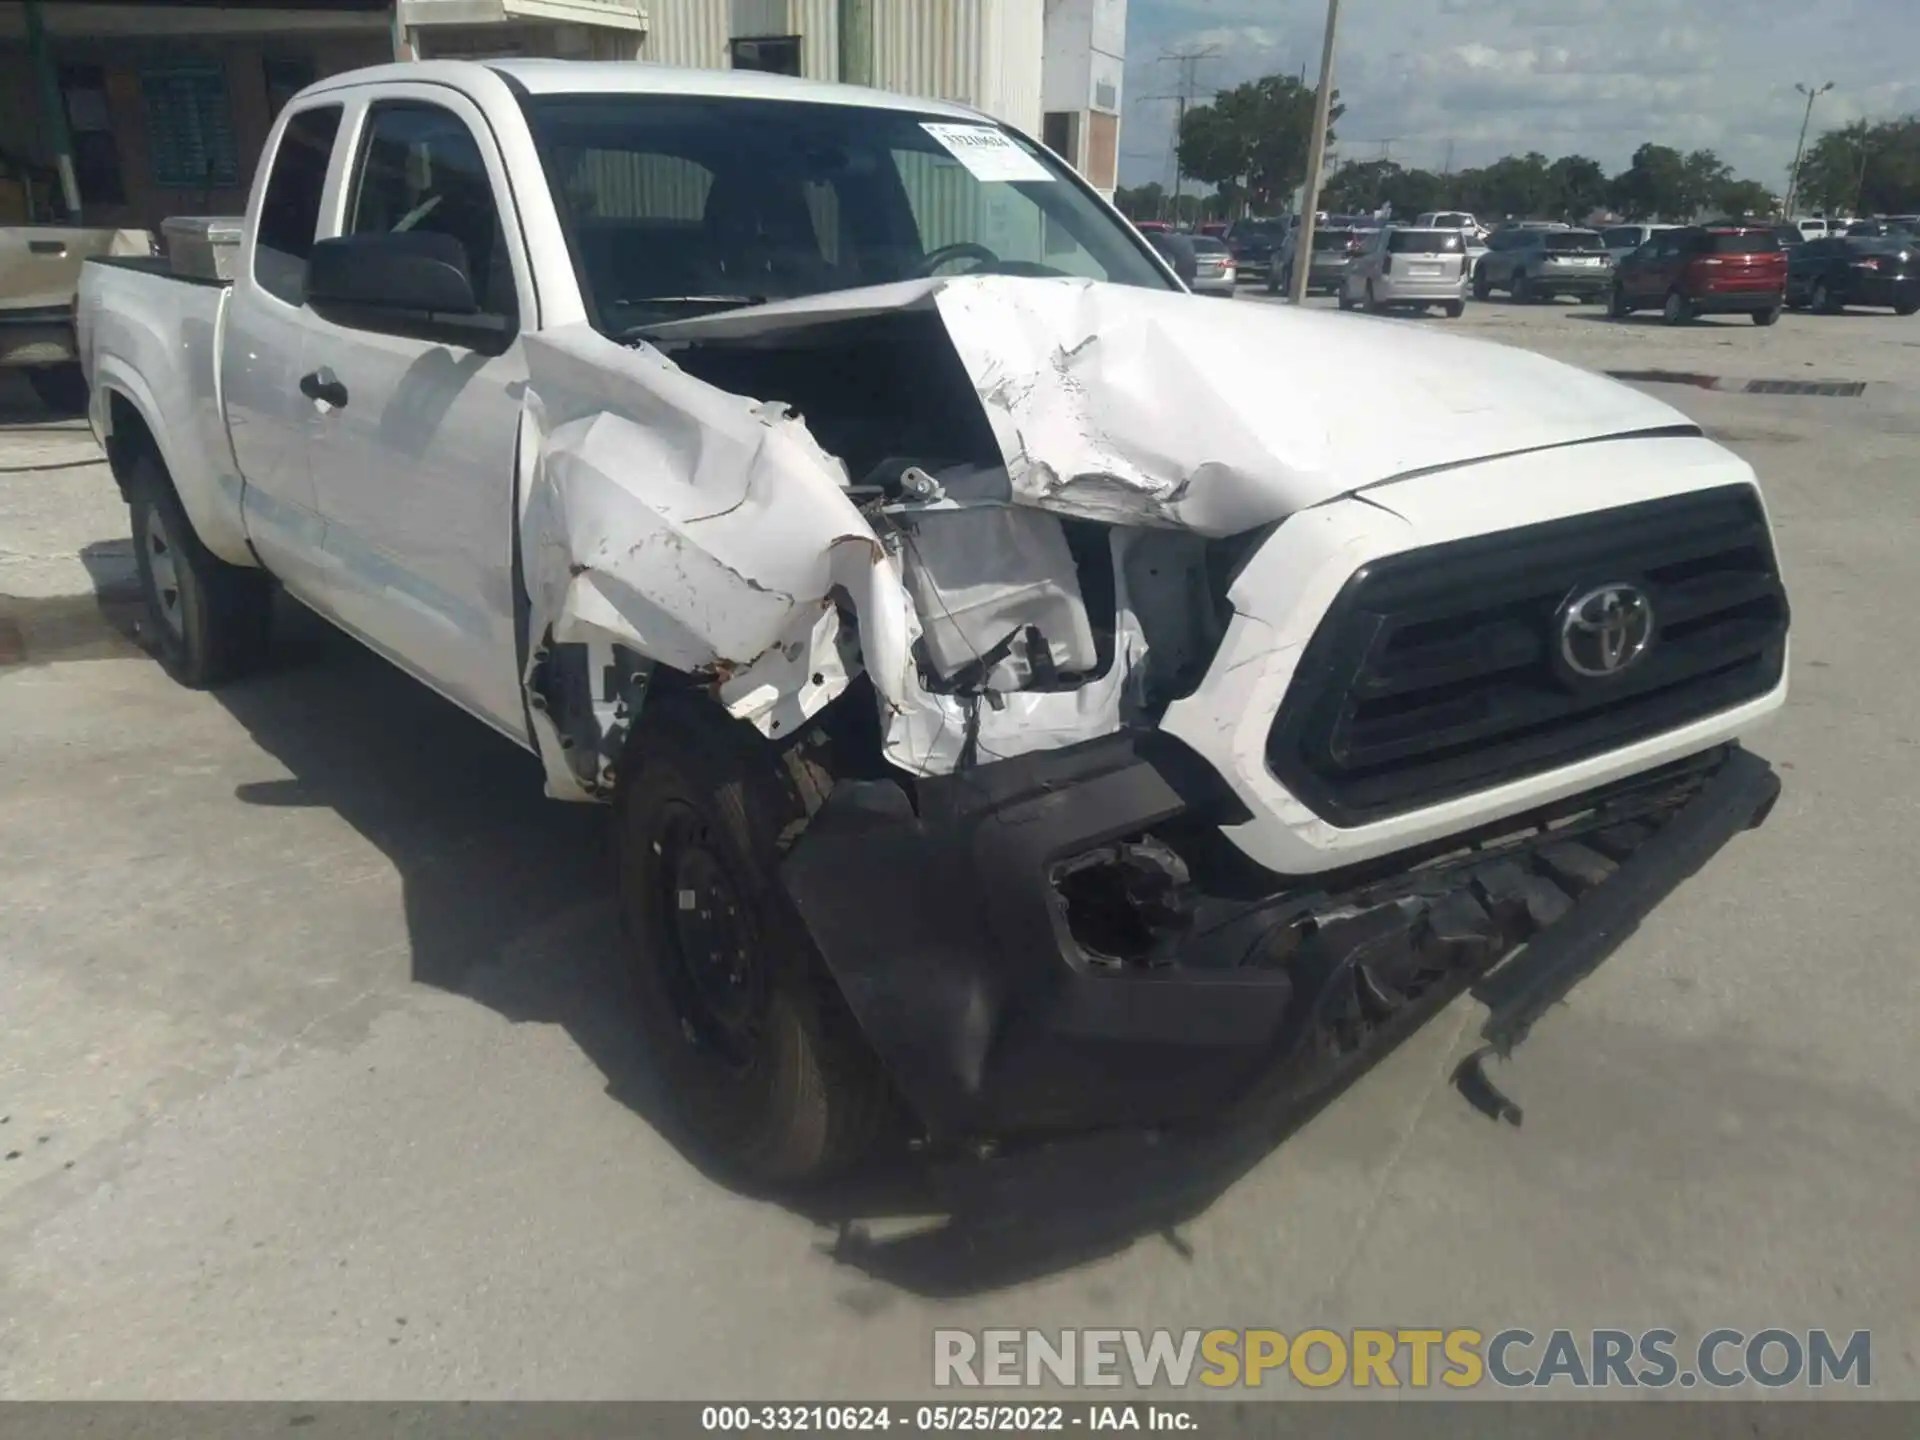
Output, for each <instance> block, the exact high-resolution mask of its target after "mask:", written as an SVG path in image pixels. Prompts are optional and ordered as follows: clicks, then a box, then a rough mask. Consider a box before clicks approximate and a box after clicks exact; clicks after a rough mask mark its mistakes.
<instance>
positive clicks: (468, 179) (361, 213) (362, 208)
mask: <svg viewBox="0 0 1920 1440" xmlns="http://www.w3.org/2000/svg"><path fill="white" fill-rule="evenodd" d="M403 231H421V232H425V233H433V234H440V235H450V236H452V237H453V238H454V239H456V240H458V241H459V242H460V244H461V245H462V247H464V248H465V250H466V253H467V270H468V273H469V274H470V275H471V277H472V279H473V293H474V296H475V298H476V299H478V300H479V302H480V305H481V308H482V309H484V310H485V311H487V312H488V313H489V314H494V315H506V316H514V315H517V313H518V311H519V305H518V303H517V301H516V299H515V294H514V285H513V265H512V263H511V261H509V260H508V258H507V246H506V237H505V235H504V233H503V232H502V230H501V226H500V213H499V209H498V207H497V206H496V205H495V203H494V195H493V181H492V179H491V178H490V177H489V176H488V174H487V166H486V161H485V160H484V159H483V158H482V157H481V154H480V147H479V146H478V145H477V144H476V143H475V142H474V138H473V133H472V132H471V131H470V130H468V129H467V126H466V123H465V122H464V121H462V120H461V119H460V118H459V116H457V115H454V114H452V113H451V112H450V111H447V110H443V109H441V108H440V107H439V106H437V105H429V104H425V103H422V102H418V101H411V100H399V101H389V102H383V103H381V104H378V105H375V106H374V107H373V109H372V110H370V111H369V112H368V114H367V123H366V130H365V135H364V138H363V140H362V142H361V151H360V174H359V177H358V180H357V182H356V184H355V187H354V193H353V206H352V209H351V211H350V212H349V214H348V219H347V227H346V231H345V233H346V234H349V235H370V234H386V233H395V232H403Z"/></svg>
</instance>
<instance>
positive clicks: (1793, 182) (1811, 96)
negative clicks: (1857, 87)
mask: <svg viewBox="0 0 1920 1440" xmlns="http://www.w3.org/2000/svg"><path fill="white" fill-rule="evenodd" d="M1793 88H1794V89H1796V90H1798V91H1799V92H1800V93H1801V94H1802V95H1804V96H1806V97H1807V112H1806V114H1804V115H1802V116H1801V117H1800V142H1799V144H1797V145H1795V146H1794V147H1793V174H1792V175H1790V176H1788V177H1787V213H1786V215H1785V216H1783V217H1782V218H1784V219H1786V220H1789V221H1790V220H1792V219H1793V204H1794V201H1795V200H1797V199H1799V198H1800V158H1801V156H1803V155H1804V154H1806V150H1807V126H1808V125H1810V124H1811V123H1812V122H1813V102H1814V101H1815V100H1818V99H1819V98H1820V97H1821V96H1822V95H1824V94H1826V93H1827V92H1828V91H1829V90H1831V89H1833V81H1831V80H1829V81H1827V83H1826V84H1824V85H1821V86H1819V87H1817V88H1814V89H1809V88H1808V87H1807V86H1805V85H1802V84H1801V83H1800V82H1799V81H1798V80H1796V81H1794V82H1793Z"/></svg>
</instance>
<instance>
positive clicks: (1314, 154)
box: [1287, 0, 1340, 305]
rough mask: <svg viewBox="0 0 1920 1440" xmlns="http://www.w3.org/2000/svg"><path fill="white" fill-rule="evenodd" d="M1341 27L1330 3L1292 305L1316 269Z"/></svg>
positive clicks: (1334, 1) (1330, 0) (1297, 232)
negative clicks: (1316, 222)
mask: <svg viewBox="0 0 1920 1440" xmlns="http://www.w3.org/2000/svg"><path fill="white" fill-rule="evenodd" d="M1339 26H1340V0H1327V38H1326V41H1325V43H1323V44H1322V46H1321V47H1320V91H1319V93H1318V94H1317V95H1315V96H1314V97H1313V136H1312V138H1311V139H1310V140H1308V142H1307V183H1306V184H1305V185H1303V186H1301V187H1300V223H1299V225H1297V226H1296V227H1295V228H1294V232H1293V235H1294V240H1293V274H1292V275H1291V276H1289V277H1288V281H1289V283H1288V285H1287V291H1288V294H1289V295H1290V296H1291V298H1292V300H1293V303H1294V304H1296V305H1299V304H1301V303H1303V302H1304V301H1305V300H1306V298H1307V277H1308V274H1309V272H1310V271H1311V270H1312V268H1313V217H1314V214H1315V212H1317V211H1318V210H1319V208H1320V167H1321V166H1322V165H1324V164H1325V163H1326V158H1327V119H1328V116H1329V115H1330V114H1331V113H1332V106H1333V39H1334V34H1335V32H1336V31H1337V30H1338V29H1339Z"/></svg>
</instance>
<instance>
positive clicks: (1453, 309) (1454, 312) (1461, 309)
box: [1446, 300, 1467, 320]
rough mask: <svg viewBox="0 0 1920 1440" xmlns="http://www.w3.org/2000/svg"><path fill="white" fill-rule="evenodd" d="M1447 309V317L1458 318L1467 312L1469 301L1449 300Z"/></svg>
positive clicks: (1450, 318)
mask: <svg viewBox="0 0 1920 1440" xmlns="http://www.w3.org/2000/svg"><path fill="white" fill-rule="evenodd" d="M1446 311H1447V319H1449V320H1458V319H1459V318H1460V317H1461V316H1462V315H1464V314H1466V313H1467V302H1466V301H1464V300H1449V301H1447V304H1446Z"/></svg>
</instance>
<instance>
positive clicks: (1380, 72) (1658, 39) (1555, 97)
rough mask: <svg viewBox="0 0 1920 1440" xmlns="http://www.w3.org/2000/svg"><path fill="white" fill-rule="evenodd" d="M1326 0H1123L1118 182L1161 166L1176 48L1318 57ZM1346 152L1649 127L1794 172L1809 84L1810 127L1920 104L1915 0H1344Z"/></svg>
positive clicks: (1620, 134)
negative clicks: (1821, 90) (1812, 96)
mask: <svg viewBox="0 0 1920 1440" xmlns="http://www.w3.org/2000/svg"><path fill="white" fill-rule="evenodd" d="M1325 18H1326V4H1325V0H1129V8H1128V16H1127V99H1126V113H1125V118H1124V120H1123V122H1122V128H1121V136H1120V146H1121V152H1122V153H1121V164H1120V174H1121V180H1122V183H1124V184H1129V185H1137V184H1140V183H1142V182H1144V181H1147V180H1154V179H1158V180H1160V181H1161V182H1162V183H1165V182H1167V181H1168V180H1169V179H1170V178H1171V175H1172V169H1171V166H1170V163H1169V158H1168V142H1169V138H1170V134H1171V130H1172V119H1173V110H1174V106H1173V105H1172V104H1171V103H1170V102H1167V101H1164V100H1153V99H1150V98H1148V97H1150V96H1154V95H1161V94H1165V93H1168V92H1170V91H1172V90H1173V89H1174V88H1175V83H1176V81H1177V79H1178V68H1179V67H1177V66H1176V65H1172V64H1163V63H1160V62H1159V61H1157V60H1156V58H1155V57H1156V56H1158V55H1160V54H1161V53H1162V52H1164V51H1167V50H1170V49H1173V48H1176V47H1178V46H1182V45H1189V44H1195V45H1215V46H1218V47H1219V50H1220V58H1219V59H1217V60H1213V61H1210V62H1207V63H1205V64H1203V65H1202V66H1201V67H1200V77H1201V84H1202V86H1203V87H1206V86H1225V85H1231V84H1234V83H1236V82H1238V81H1241V80H1246V79H1250V78H1252V77H1254V76H1256V75H1261V74H1267V73H1270V72H1273V71H1284V72H1287V73H1293V74H1297V73H1299V71H1300V69H1301V67H1302V66H1303V65H1304V66H1305V67H1306V70H1307V76H1308V80H1309V83H1311V81H1312V79H1313V78H1314V76H1315V75H1317V73H1318V71H1319V64H1320V36H1321V27H1322V25H1323V24H1324V22H1325ZM1335 69H1336V74H1335V79H1334V83H1335V85H1336V87H1337V88H1338V89H1339V90H1340V92H1341V99H1342V100H1343V101H1345V103H1346V106H1347V115H1346V118H1345V119H1344V120H1343V121H1342V122H1341V123H1340V124H1339V125H1338V126H1336V127H1335V129H1336V133H1337V135H1338V138H1339V143H1338V149H1339V152H1340V156H1341V158H1352V159H1375V158H1378V157H1379V156H1380V155H1382V154H1383V153H1385V154H1390V155H1391V156H1392V158H1393V159H1395V160H1397V161H1399V162H1400V163H1402V164H1405V165H1420V166H1425V167H1428V168H1434V169H1437V168H1439V167H1440V166H1441V165H1442V164H1444V163H1445V161H1446V159H1447V156H1448V147H1449V143H1451V147H1452V159H1453V164H1454V165H1455V167H1456V168H1459V167H1464V166H1468V165H1481V164H1485V163H1486V162H1487V161H1489V160H1493V159H1496V158H1498V157H1499V156H1501V155H1504V154H1508V153H1510V152H1514V153H1517V152H1523V151H1526V150H1530V149H1531V150H1541V151H1544V152H1546V153H1547V154H1548V155H1558V154H1563V153H1566V152H1568V151H1578V152H1580V153H1582V154H1587V155H1591V156H1593V157H1594V158H1595V159H1597V160H1599V161H1600V162H1601V163H1602V164H1603V165H1605V166H1606V167H1607V168H1608V169H1609V170H1617V169H1620V168H1623V167H1624V166H1625V165H1626V163H1627V160H1628V158H1629V157H1630V156H1631V155H1632V153H1633V150H1634V148H1635V147H1636V146H1637V145H1639V144H1640V143H1641V142H1642V141H1643V140H1659V141H1663V142H1666V143H1670V144H1675V145H1678V146H1680V147H1681V148H1682V149H1693V148H1696V147H1700V146H1706V147H1710V148H1712V149H1715V150H1717V151H1719V152H1720V155H1721V157H1722V158H1723V159H1725V160H1726V161H1728V162H1729V163H1730V164H1732V165H1733V166H1734V167H1735V168H1736V169H1737V170H1739V171H1740V173H1741V174H1742V175H1745V176H1749V177H1751V178H1753V179H1757V180H1760V181H1762V182H1764V183H1766V184H1768V185H1771V186H1773V187H1774V188H1775V189H1780V188H1783V187H1784V184H1785V177H1786V170H1787V167H1788V165H1789V164H1790V163H1791V161H1792V159H1793V145H1794V138H1795V136H1796V135H1797V133H1798V131H1799V127H1800V117H1801V113H1802V107H1803V105H1804V103H1805V102H1804V101H1803V100H1802V98H1801V97H1800V96H1799V95H1798V94H1796V93H1795V91H1794V88H1793V86H1794V82H1795V81H1796V80H1804V81H1808V82H1811V83H1813V84H1821V83H1824V82H1826V81H1828V80H1831V81H1833V82H1834V88H1833V90H1832V91H1831V92H1830V93H1828V94H1826V95H1823V96H1822V97H1821V98H1820V100H1819V101H1818V102H1817V103H1816V105H1815V108H1814V116H1813V129H1812V131H1811V132H1810V134H1818V133H1819V131H1820V129H1821V127H1822V125H1823V123H1824V124H1828V125H1831V124H1839V123H1841V122H1843V121H1846V120H1851V119H1856V118H1859V117H1861V116H1867V117H1871V118H1874V119H1885V118H1890V117H1892V116H1894V115H1901V114H1906V113H1910V112H1912V111H1916V110H1920V0H1341V12H1340V48H1339V51H1338V53H1337V56H1336V59H1335Z"/></svg>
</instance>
